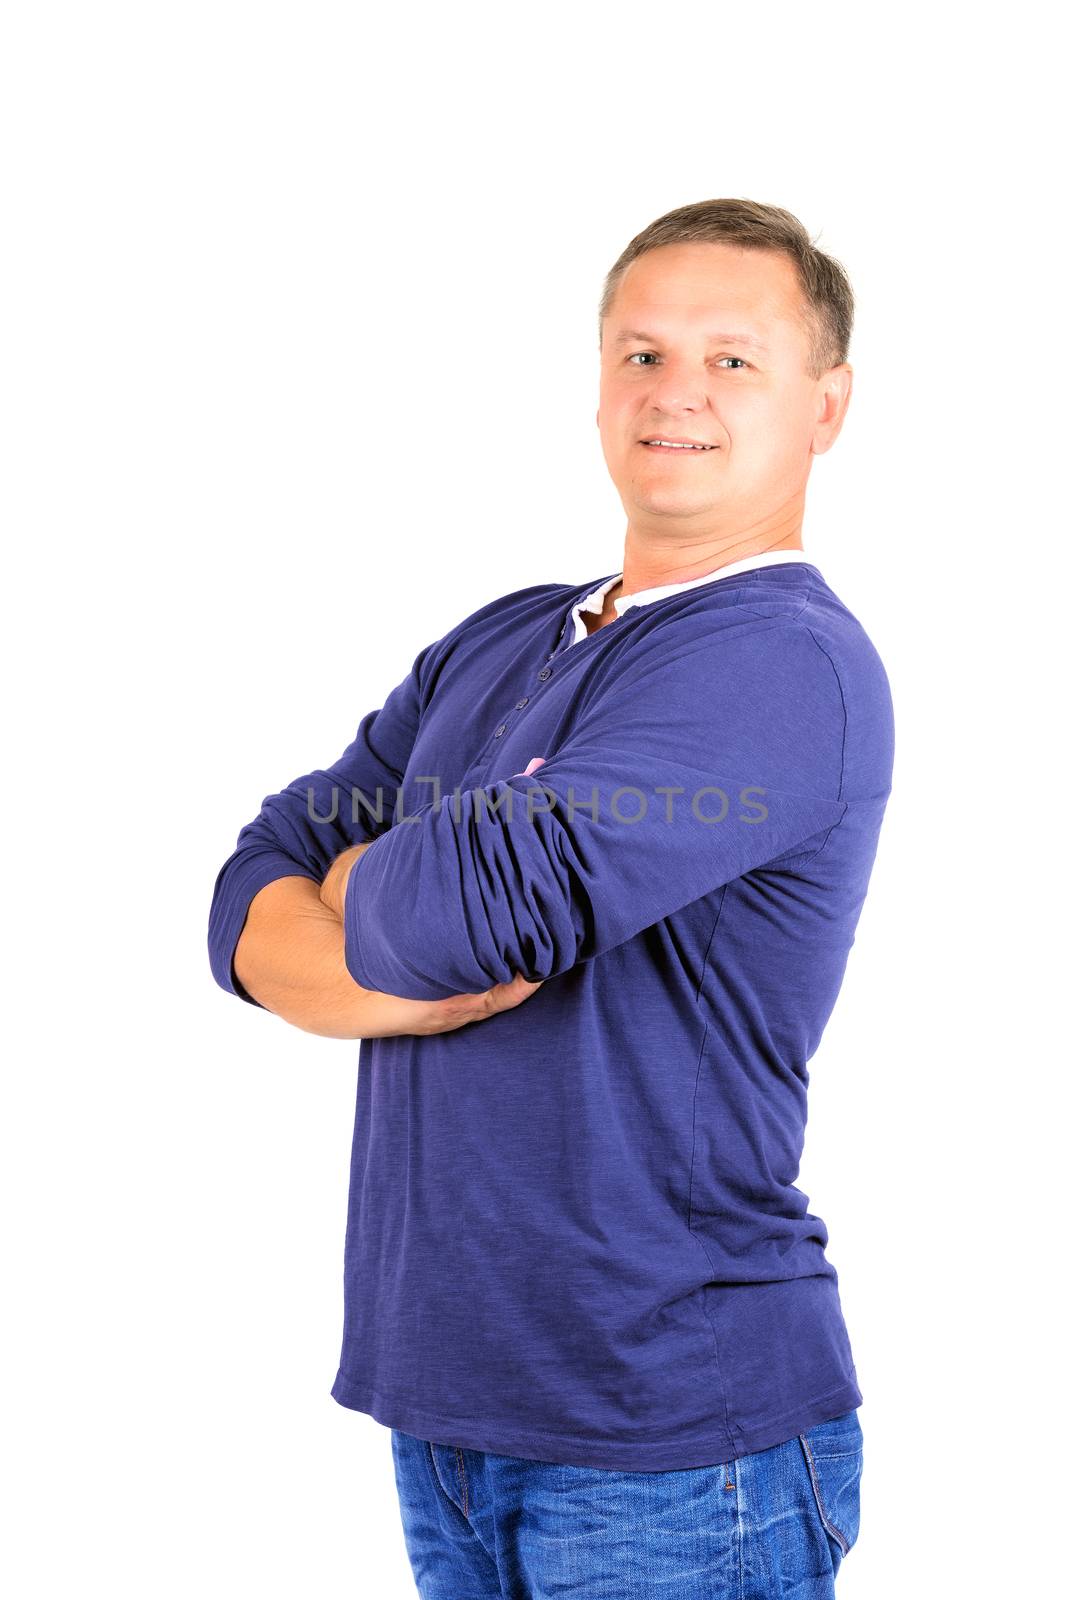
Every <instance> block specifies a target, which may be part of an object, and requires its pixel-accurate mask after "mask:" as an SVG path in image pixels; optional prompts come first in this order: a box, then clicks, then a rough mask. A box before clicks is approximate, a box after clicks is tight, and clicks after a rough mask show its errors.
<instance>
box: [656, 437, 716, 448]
mask: <svg viewBox="0 0 1068 1600" xmlns="http://www.w3.org/2000/svg"><path fill="white" fill-rule="evenodd" d="M649 443H650V444H658V445H660V446H661V447H662V448H664V449H666V450H711V448H712V446H711V445H710V444H676V443H675V442H674V440H672V439H650V440H649Z"/></svg>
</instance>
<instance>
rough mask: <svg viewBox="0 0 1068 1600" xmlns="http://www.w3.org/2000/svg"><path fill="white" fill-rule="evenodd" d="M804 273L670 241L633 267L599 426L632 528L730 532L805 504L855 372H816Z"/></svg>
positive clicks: (614, 322) (609, 337) (762, 258)
mask: <svg viewBox="0 0 1068 1600" xmlns="http://www.w3.org/2000/svg"><path fill="white" fill-rule="evenodd" d="M795 274H796V269H795V268H794V264H793V262H792V261H791V260H790V259H789V257H788V256H784V255H781V254H776V253H772V252H768V251H763V250H743V249H739V248H738V247H736V246H734V245H727V244H706V243H700V244H689V243H687V244H673V245H663V246H660V247H659V248H658V249H655V250H649V251H647V252H646V253H645V255H642V256H639V257H638V259H637V260H636V261H633V262H631V264H630V266H629V267H628V268H627V270H626V272H625V273H624V275H623V278H622V280H621V282H620V284H619V286H618V288H617V291H616V295H615V299H614V301H613V304H612V306H611V309H610V311H609V313H608V315H607V316H606V317H605V320H604V329H603V339H602V347H601V388H600V406H599V409H598V412H597V426H598V428H599V430H600V434H601V445H602V448H603V450H604V456H605V460H606V462H607V464H608V470H609V473H610V474H611V477H612V481H613V482H614V484H615V485H616V488H617V490H618V491H619V494H620V497H621V498H622V500H623V504H624V506H625V508H626V510H627V513H628V516H629V518H630V520H631V523H632V525H633V524H635V523H639V524H642V523H645V524H650V523H654V522H655V525H656V526H657V527H658V528H661V529H662V528H663V527H664V526H665V519H666V522H667V524H668V525H670V524H671V523H672V522H673V521H675V520H679V522H680V526H682V527H684V528H685V529H686V531H688V532H697V533H701V532H705V531H707V532H709V533H718V532H720V531H724V532H731V531H735V530H737V529H744V528H746V527H755V526H757V525H759V524H760V523H761V521H762V520H765V519H772V520H774V519H775V517H776V514H777V513H781V512H783V511H784V510H785V509H786V508H788V507H789V506H790V505H791V503H792V502H794V501H797V500H798V498H800V501H801V502H803V499H804V487H805V482H806V480H807V477H808V473H809V470H810V467H811V464H812V457H813V456H814V455H820V454H822V453H823V452H824V451H825V450H827V449H829V448H830V446H831V444H832V443H833V442H834V439H835V438H836V436H837V434H838V431H839V429H840V428H841V425H842V422H843V421H844V419H845V412H846V408H847V406H848V402H849V391H850V384H851V377H852V368H851V367H849V365H848V363H843V364H842V365H840V366H837V367H833V368H831V369H830V370H829V371H828V372H826V373H824V374H823V375H822V376H821V377H820V378H817V379H814V378H811V377H809V376H808V374H807V371H806V367H807V363H808V359H809V334H808V330H807V328H806V327H805V325H804V323H803V322H802V320H801V308H802V300H801V292H800V289H799V287H798V283H797V279H796V275H795ZM650 439H668V440H690V441H693V442H696V443H698V444H703V445H707V446H710V448H709V449H705V450H686V449H679V448H672V447H671V446H670V445H657V444H649V443H648V442H646V441H648V440H650ZM683 519H684V520H683Z"/></svg>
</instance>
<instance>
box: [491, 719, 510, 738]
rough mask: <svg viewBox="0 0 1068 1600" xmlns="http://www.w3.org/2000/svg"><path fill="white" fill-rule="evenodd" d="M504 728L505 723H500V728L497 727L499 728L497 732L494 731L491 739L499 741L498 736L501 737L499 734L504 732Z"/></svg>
mask: <svg viewBox="0 0 1068 1600" xmlns="http://www.w3.org/2000/svg"><path fill="white" fill-rule="evenodd" d="M506 727H507V723H504V722H502V723H501V725H500V727H499V728H498V729H497V731H496V732H495V733H494V735H493V737H494V738H495V739H499V738H500V736H501V734H502V733H503V732H504V731H505V728H506Z"/></svg>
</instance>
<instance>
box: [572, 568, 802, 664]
mask: <svg viewBox="0 0 1068 1600" xmlns="http://www.w3.org/2000/svg"><path fill="white" fill-rule="evenodd" d="M784 561H807V562H809V565H810V566H811V565H812V563H811V561H810V560H809V556H808V553H807V551H805V550H765V551H764V552H763V554H761V555H753V556H742V558H741V559H740V560H739V561H730V562H728V563H727V565H726V566H725V567H717V568H716V570H715V572H706V573H705V574H704V575H703V576H702V577H700V578H689V579H687V581H686V582H685V583H662V584H658V585H657V586H656V587H655V588H653V589H637V590H635V592H634V593H633V594H625V595H623V596H622V597H621V599H619V600H617V601H616V615H617V617H618V616H621V615H622V614H623V612H624V611H629V610H630V608H631V606H647V605H650V604H651V603H652V602H653V601H654V600H663V599H665V598H666V596H667V595H669V594H681V593H682V592H683V590H685V589H697V588H699V587H700V585H701V584H704V583H715V581H716V580H717V578H729V577H730V576H731V575H732V573H735V572H749V571H750V570H751V569H752V568H753V567H768V566H773V565H776V564H778V563H780V562H784ZM622 576H623V574H622V573H621V572H617V573H615V574H614V575H613V576H612V577H611V578H606V579H605V581H604V582H603V583H602V584H599V585H598V587H597V588H596V589H591V590H590V592H589V594H587V595H586V596H585V598H584V599H582V600H577V601H576V602H575V604H574V605H573V606H572V608H571V617H572V620H573V622H574V625H575V638H574V640H572V643H577V642H578V640H579V639H584V638H585V637H586V631H587V630H586V624H585V623H584V622H582V621H581V620H580V618H579V613H580V612H581V611H592V612H593V614H594V615H595V616H600V614H601V612H602V611H603V610H604V601H605V596H606V595H607V593H608V591H609V590H610V589H613V588H614V587H615V585H616V584H617V583H618V582H619V580H620V578H621V577H622Z"/></svg>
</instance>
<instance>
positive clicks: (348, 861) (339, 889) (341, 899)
mask: <svg viewBox="0 0 1068 1600" xmlns="http://www.w3.org/2000/svg"><path fill="white" fill-rule="evenodd" d="M374 842H375V841H374V840H373V839H368V840H366V841H365V843H363V844H353V845H350V846H349V848H348V849H347V850H342V852H341V854H340V855H339V856H335V857H334V859H333V861H331V863H330V870H329V872H328V873H327V874H326V877H325V878H324V879H323V881H322V883H321V885H320V886H319V899H320V900H321V901H322V902H323V905H324V906H326V907H327V908H328V909H329V910H330V911H332V912H333V913H334V915H335V917H337V918H338V919H339V921H341V922H344V920H345V890H346V889H347V887H348V882H349V873H350V872H351V870H352V868H353V867H354V866H355V865H356V863H357V861H359V859H360V857H361V856H362V855H363V852H364V851H365V850H370V848H371V846H372V845H373V844H374Z"/></svg>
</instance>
